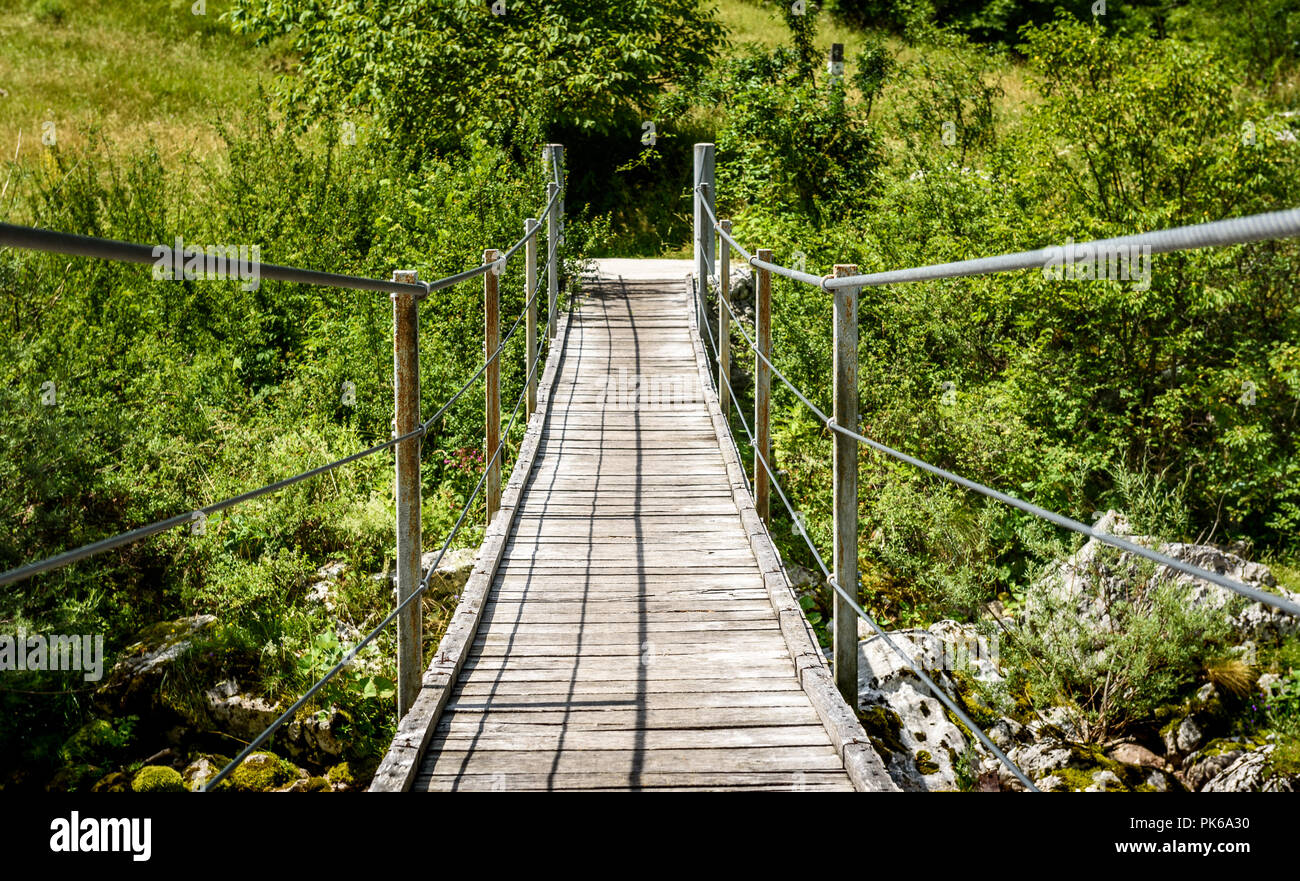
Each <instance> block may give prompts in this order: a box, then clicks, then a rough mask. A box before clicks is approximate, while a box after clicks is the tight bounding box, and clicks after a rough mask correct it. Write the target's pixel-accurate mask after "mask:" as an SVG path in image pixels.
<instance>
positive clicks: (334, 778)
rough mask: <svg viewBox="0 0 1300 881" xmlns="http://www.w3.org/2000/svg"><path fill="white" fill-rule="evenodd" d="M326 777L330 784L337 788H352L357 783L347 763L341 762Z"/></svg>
mask: <svg viewBox="0 0 1300 881" xmlns="http://www.w3.org/2000/svg"><path fill="white" fill-rule="evenodd" d="M325 776H326V778H327V779H328V780H329V782H330V783H333V784H335V785H336V786H352V785H354V784H355V783H356V780H355V778H354V777H353V776H352V768H351V767H349V765H348V763H347V762H340V763H339V764H337V765H335V766H334V767H333V768H330V769H329V771H328V772H326V775H325Z"/></svg>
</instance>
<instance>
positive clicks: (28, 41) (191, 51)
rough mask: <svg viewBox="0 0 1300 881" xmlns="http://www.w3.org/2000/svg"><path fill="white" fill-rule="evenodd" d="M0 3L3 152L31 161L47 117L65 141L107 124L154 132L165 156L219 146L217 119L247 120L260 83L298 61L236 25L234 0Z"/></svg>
mask: <svg viewBox="0 0 1300 881" xmlns="http://www.w3.org/2000/svg"><path fill="white" fill-rule="evenodd" d="M191 5H192V4H191V0H164V2H160V3H138V2H124V0H0V45H3V46H4V47H5V50H4V52H2V53H0V89H3V90H4V91H5V92H6V93H7V94H5V95H3V96H2V97H0V155H3V156H4V158H6V159H10V158H13V157H14V156H15V151H17V150H18V149H19V144H20V142H21V153H20V155H21V157H22V158H31V157H32V156H33V155H35V151H36V150H37V148H38V147H39V145H40V136H41V125H42V123H43V122H45V121H46V120H53V121H54V122H55V125H56V129H55V130H56V133H57V135H58V137H59V139H60V143H61V144H70V145H75V144H76V143H77V142H78V141H81V140H84V138H85V137H86V136H87V132H88V131H89V130H91V129H92V128H93V127H98V128H99V131H100V133H101V134H102V135H103V136H104V137H105V138H107V139H108V140H109V141H111V142H114V143H118V144H121V145H123V146H133V145H137V144H141V143H145V142H147V141H150V140H152V141H153V142H154V143H155V144H156V145H157V146H158V148H159V149H160V150H161V151H162V153H163V155H164V156H165V157H166V156H170V155H175V154H178V153H184V152H189V151H193V152H196V153H199V154H205V153H207V152H209V151H210V150H211V149H212V147H213V146H215V144H216V143H217V139H216V133H215V127H214V124H215V123H217V122H233V121H235V120H237V119H238V118H239V116H240V114H241V112H242V110H243V108H244V107H245V106H246V105H248V103H249V102H250V100H251V99H253V98H254V97H255V96H256V93H257V86H258V82H259V80H265V79H269V78H270V77H272V76H273V75H274V74H275V73H276V72H277V71H280V70H284V69H287V64H286V61H285V59H284V57H283V56H281V55H280V54H279V53H278V52H277V51H276V50H274V49H269V48H263V47H255V46H253V45H251V42H250V41H248V40H247V39H244V38H242V37H237V36H234V35H232V34H231V33H230V32H229V28H228V26H227V25H226V24H225V23H224V22H222V21H220V20H219V16H220V15H221V13H222V12H224V11H225V10H226V8H227V7H228V6H229V5H230V4H229V2H228V0H207V14H206V15H203V16H197V15H194V14H192V13H191V11H190V8H191Z"/></svg>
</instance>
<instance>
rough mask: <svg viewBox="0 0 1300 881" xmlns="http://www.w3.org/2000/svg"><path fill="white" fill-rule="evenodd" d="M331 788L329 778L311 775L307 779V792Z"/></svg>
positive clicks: (329, 789) (325, 790)
mask: <svg viewBox="0 0 1300 881" xmlns="http://www.w3.org/2000/svg"><path fill="white" fill-rule="evenodd" d="M332 789H333V787H331V786H330V782H329V780H327V779H325V778H324V777H311V778H309V779H308V780H307V791H308V792H330V791H331V790H332Z"/></svg>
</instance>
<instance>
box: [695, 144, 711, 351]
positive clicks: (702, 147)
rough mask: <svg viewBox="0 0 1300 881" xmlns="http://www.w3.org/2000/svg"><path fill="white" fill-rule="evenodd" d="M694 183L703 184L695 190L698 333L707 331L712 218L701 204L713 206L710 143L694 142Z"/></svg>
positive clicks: (703, 333)
mask: <svg viewBox="0 0 1300 881" xmlns="http://www.w3.org/2000/svg"><path fill="white" fill-rule="evenodd" d="M695 186H697V187H699V186H703V187H704V192H702V193H701V192H700V191H699V190H696V191H695V278H696V284H697V287H698V290H699V296H698V297H697V298H696V301H695V311H696V314H697V316H698V318H699V327H700V334H701V335H706V334H708V332H709V322H708V316H707V315H706V314H705V313H704V303H705V301H706V300H707V299H708V294H709V270H710V268H712V266H713V221H712V219H710V217H709V214H708V212H707V211H705V210H704V205H705V204H706V203H707V204H708V206H709V207H710V208H713V207H714V205H713V145H712V144H696V145H695Z"/></svg>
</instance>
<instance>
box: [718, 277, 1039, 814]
mask: <svg viewBox="0 0 1300 881" xmlns="http://www.w3.org/2000/svg"><path fill="white" fill-rule="evenodd" d="M700 288H701V286H699V285H695V286H693V289H694V290H695V292H696V296H697V297H700V300H701V302H700V305H701V306H703V307H705V310H704V311H705V312H706V313H707V306H708V303H707V301H706V300H704V299H703V297H702V295H701V293H700ZM723 302H724V304H725V305H726V306H727V309H728V310H730V309H731V305H730V304H729V303H726V298H723ZM731 315H732V317H733V318H735V319H736V321H737V322H739V317H738V316H736V313H735V312H734V311H733V312H731ZM718 330H719V332H720V331H721V330H722V328H718ZM699 331H700V336H701V337H702V338H703V339H704V341H705V342H707V343H708V344H709V349H710V351H712V352H713V356H714V361H715V362H718V361H719V360H720V359H719V358H718V354H719V348H720V347H721V338H719V342H718V343H717V344H715V343H714V342H713V337H712V334H711V332H710V331H709V329H708V328H707V327H701V328H699ZM741 333H744V331H743V330H742V331H741ZM754 352H755V354H757V355H759V357H762V353H760V352H759V351H758V349H757V348H755V349H754ZM718 376H719V377H720V378H721V380H722V382H723V383H725V384H726V386H727V390H728V398H729V399H730V401H731V403H732V404H733V405H734V407H735V411H736V415H737V416H738V417H739V418H740V425H741V428H743V429H744V430H745V436H746V437H747V438H748V439H749V445H750V448H751V449H752V450H753V451H754V457H755V459H756V460H757V461H758V462H759V464H760V465H761V466H762V468H763V471H764V472H765V473H766V474H767V477H768V480H770V481H771V484H772V488H773V489H775V490H776V494H777V497H778V498H779V499H780V500H781V504H782V505H784V506H785V509H786V512H787V513H789V515H790V521H791V522H792V523H793V524H794V525H795V531H796V532H797V533H798V534H799V535H800V536H801V537H802V538H803V540H804V544H806V545H807V546H808V550H809V551H810V552H811V553H812V556H813V560H814V561H816V563H817V568H819V569H821V571H822V576H823V577H824V578H825V579H826V583H827V584H828V585H830V587H831V588H832V589H833V590H834V591H835V592H836V593H838V594H839V595H840V596H842V597H843V598H844V600H845V601H846V602H848V603H849V604H850V605H851V606H852V607H853V610H854V612H855V613H856V614H857V615H858V617H860V618H861V619H862V620H863V621H866V622H867V625H868V626H869V627H871V629H872V630H874V631H875V632H876V633H877V634H879V636H880V637H881V638H882V639H883V640H884V642H885V645H887V646H888V647H889V649H890V650H891V651H893V653H894V654H895V656H897V657H898V658H900V659H901V660H902V661H903V663H905V664H907V666H908V667H909V668H911V670H912V672H913V673H915V674H916V676H917V678H918V679H920V680H921V681H922V682H923V683H925V685H926V686H927V687H928V688H929V689H930V692H931V693H932V694H933V695H934V696H935V698H936V699H937V700H938V701H939V702H940V703H942V704H943V705H944V706H945V707H947V708H948V710H949V711H951V712H952V714H953V715H954V716H956V717H957V718H958V719H959V720H960V721H961V723H962V724H963V725H965V726H966V728H967V730H969V731H970V732H971V733H972V734H973V735H974V736H975V737H976V738H978V739H979V741H980V743H982V744H984V746H985V747H987V748H988V749H989V750H990V751H991V752H992V753H993V755H994V756H995V757H996V758H997V759H998V761H1000V762H1001V763H1002V764H1003V766H1005V767H1006V769H1007V770H1008V771H1010V772H1011V773H1012V775H1013V776H1014V777H1015V778H1016V779H1017V780H1019V781H1020V782H1021V783H1022V784H1024V785H1025V786H1026V787H1028V788H1029V789H1030V790H1031V791H1033V792H1038V791H1039V789H1038V787H1037V786H1035V785H1034V783H1033V781H1032V780H1030V779H1029V777H1028V776H1027V775H1026V774H1025V772H1024V771H1022V770H1021V769H1020V766H1019V765H1017V764H1016V763H1015V762H1013V761H1012V760H1011V759H1010V758H1009V757H1008V756H1007V754H1006V753H1004V752H1003V751H1002V750H1001V749H999V748H998V745H997V744H995V743H994V742H993V741H992V739H990V738H989V736H988V735H987V734H986V733H985V732H984V730H983V729H982V728H980V727H979V726H978V725H976V724H975V722H974V720H972V719H971V718H970V716H969V715H967V713H966V712H965V711H964V710H963V709H962V708H961V707H960V706H958V705H957V703H956V702H955V701H954V700H952V699H951V698H950V697H948V695H947V693H945V692H944V690H943V689H942V688H941V687H940V686H939V684H938V683H937V682H935V681H934V679H932V678H931V677H930V676H929V674H927V673H926V672H925V670H924V669H922V667H921V666H920V665H919V664H918V663H916V659H915V658H914V657H912V655H911V654H910V653H908V652H906V651H904V650H903V649H901V648H899V646H898V644H897V643H896V642H894V639H893V637H892V636H891V635H890V634H889V633H888V632H887V631H885V630H884V629H883V628H881V626H880V625H879V624H877V623H876V621H875V619H874V618H872V617H871V616H870V615H869V614H867V611H866V610H865V609H864V608H862V606H861V605H859V603H858V601H857V598H856V597H855V596H853V595H852V594H850V593H849V592H848V591H846V590H845V589H844V588H843V587H841V586H840V584H839V582H838V581H837V580H836V578H835V576H834V574H833V573H832V572H831V571H830V569H828V568H827V566H826V562H825V560H824V559H823V558H822V555H821V552H820V551H819V550H818V549H817V545H816V544H815V543H814V542H813V540H812V536H810V535H809V534H808V530H807V529H806V528H805V527H804V525H803V524H804V518H803V517H802V516H800V512H799V511H798V510H796V509H795V507H794V505H793V504H792V503H791V501H790V497H789V496H788V495H786V492H785V489H784V488H783V487H782V486H781V481H780V480H779V479H777V476H776V472H775V471H774V470H773V469H772V466H771V464H770V463H769V462H768V461H767V456H765V455H764V454H763V451H762V450H761V449H760V447H761V445H760V444H759V443H758V438H756V437H755V436H754V432H753V431H752V430H751V429H750V427H749V423H748V422H747V421H746V420H745V413H744V411H743V410H742V409H741V407H740V403H739V401H738V400H737V396H736V390H735V389H734V388H733V387H732V385H731V377H729V376H726V375H725V374H724V372H723V371H721V370H719V371H718ZM723 417H724V418H726V419H728V424H730V419H729V417H730V414H729V413H724V414H723ZM733 443H734V439H733Z"/></svg>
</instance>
